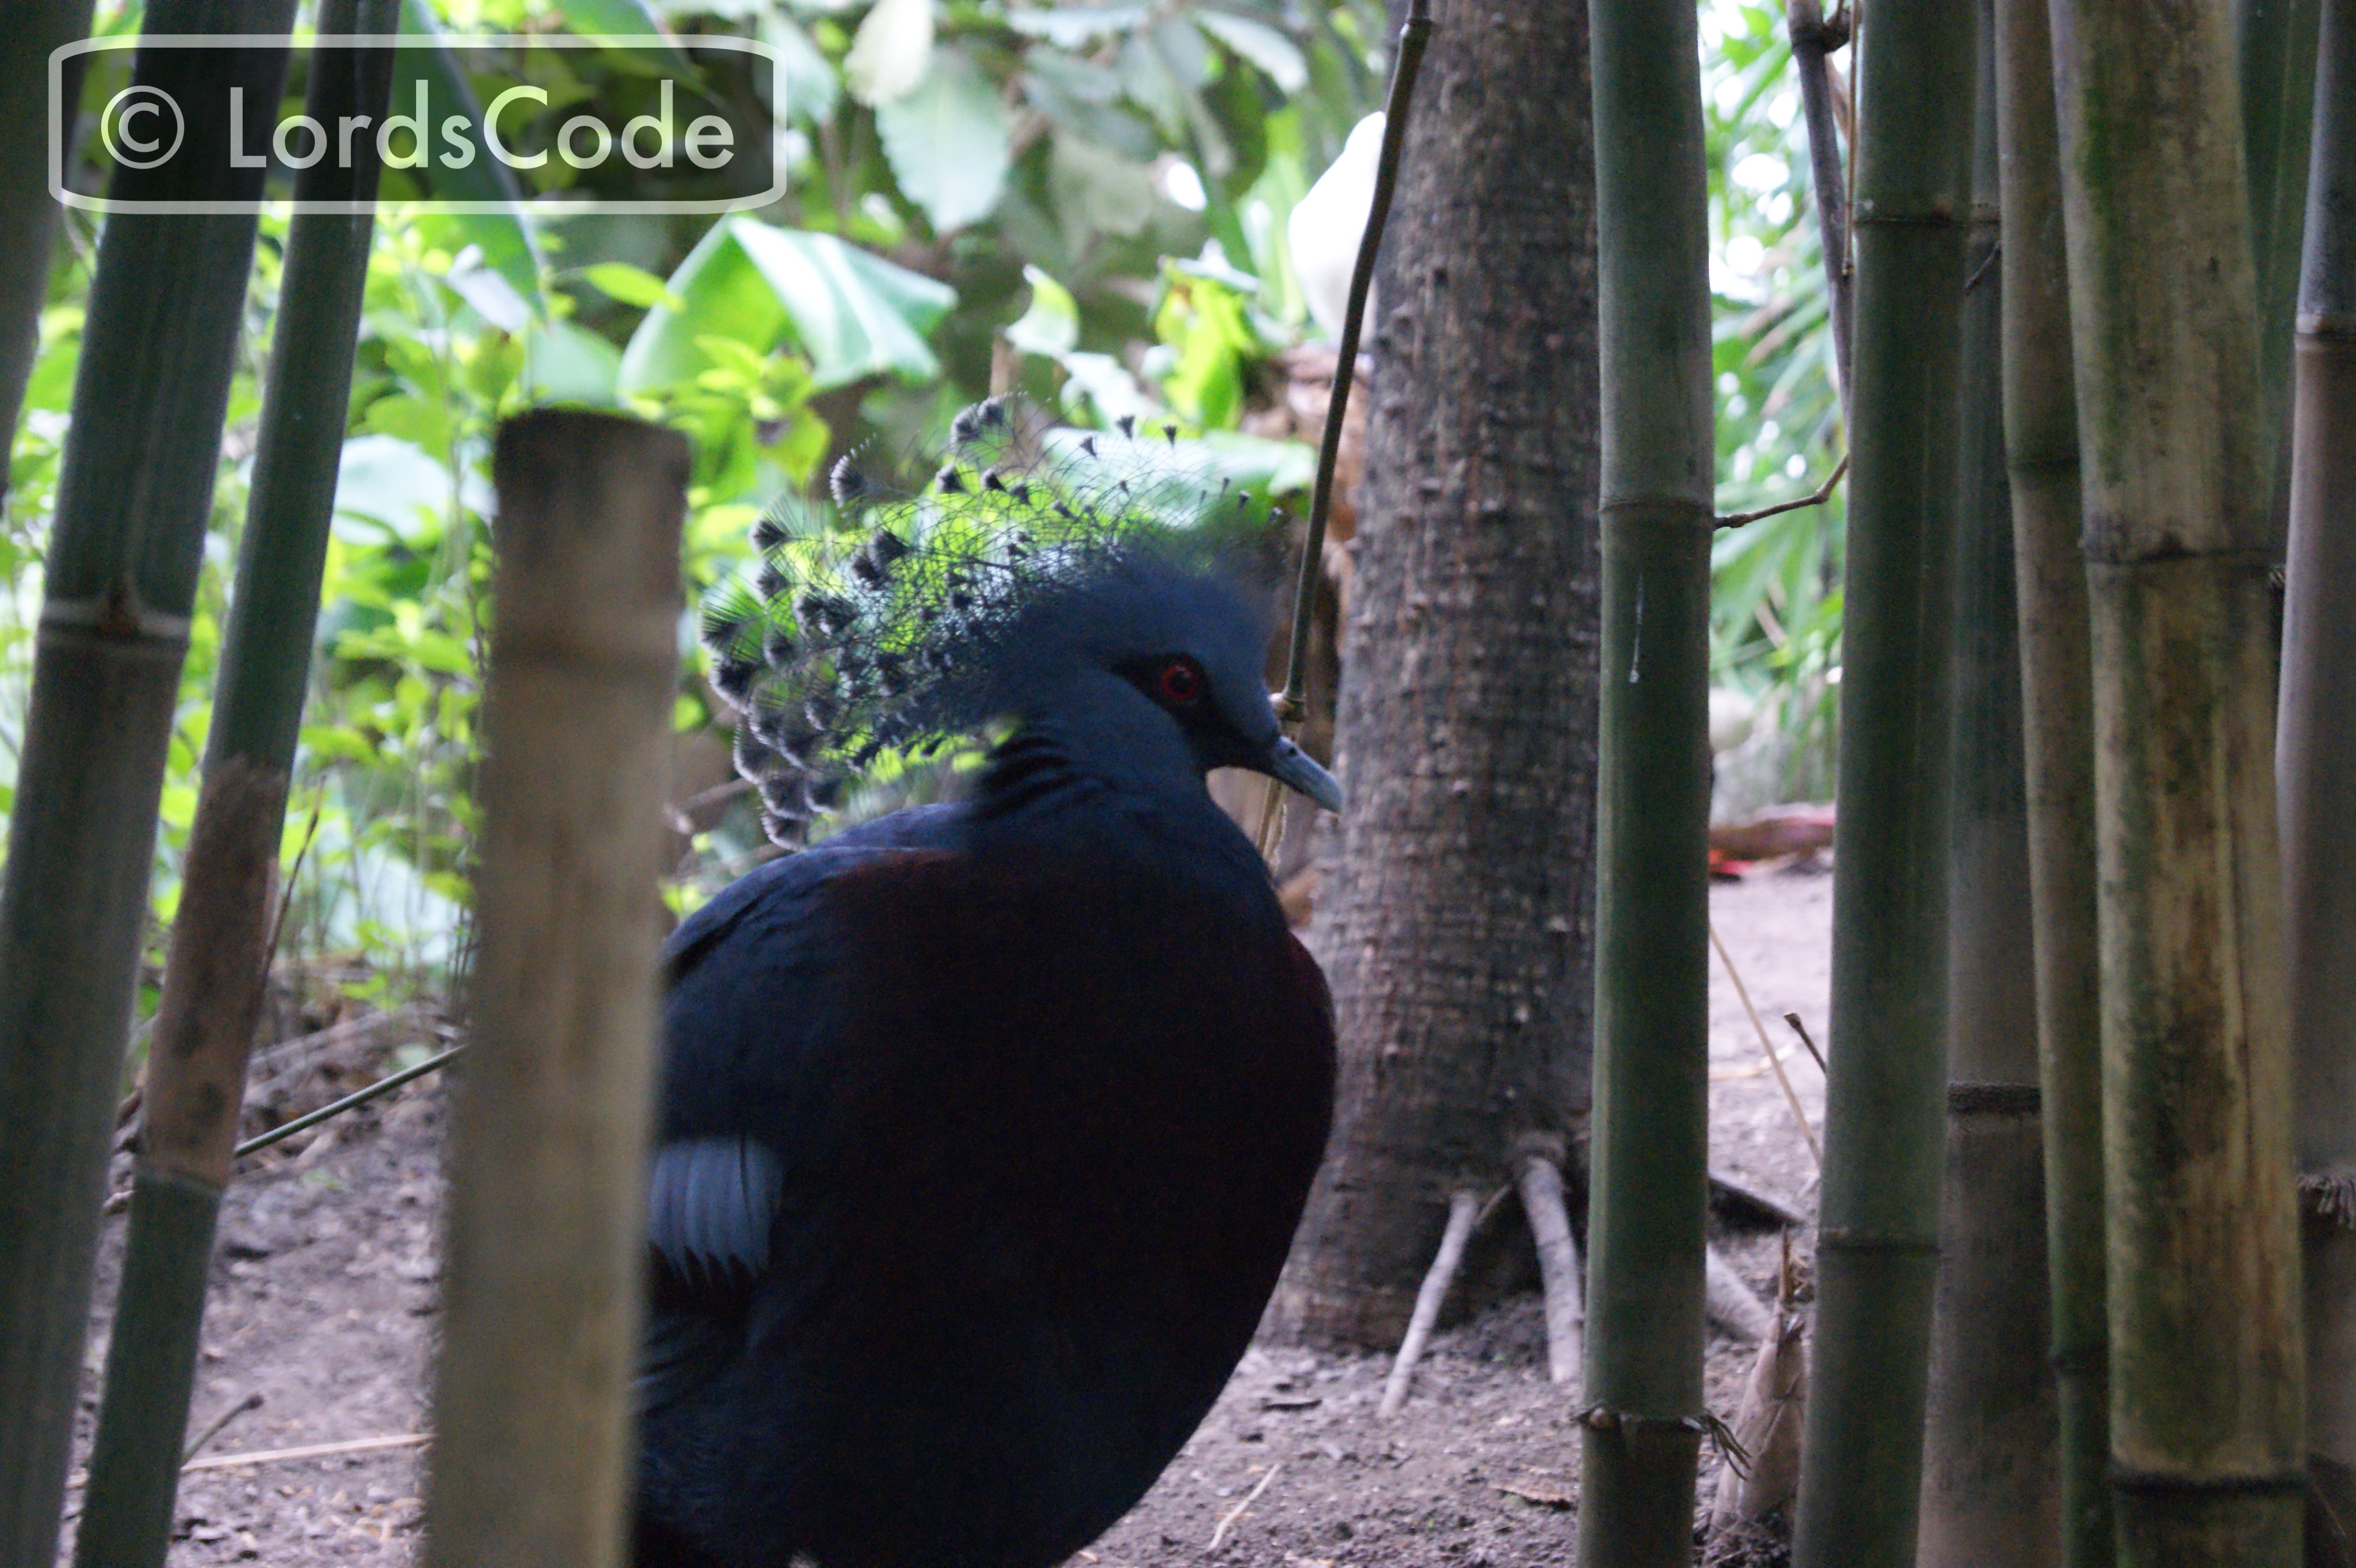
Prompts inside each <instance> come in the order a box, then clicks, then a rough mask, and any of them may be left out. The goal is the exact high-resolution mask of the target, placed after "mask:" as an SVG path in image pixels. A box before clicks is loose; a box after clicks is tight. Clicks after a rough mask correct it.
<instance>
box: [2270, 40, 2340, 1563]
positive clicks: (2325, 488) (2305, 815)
mask: <svg viewBox="0 0 2356 1568" xmlns="http://www.w3.org/2000/svg"><path fill="white" fill-rule="evenodd" d="M2321 57H2322V58H2321V59H2320V61H2319V66H2318V70H2317V76H2316V96H2315V166H2314V174H2313V178H2312V181H2311V183H2310V185H2309V188H2308V227H2307V263H2306V267H2305V277H2304V279H2303V282H2302V284H2301V286H2300V290H2299V307H2298V354H2297V391H2296V395H2295V398H2294V412H2293V417H2292V429H2293V432H2294V437H2293V457H2292V467H2291V481H2290V553H2289V560H2288V571H2287V574H2286V580H2285V587H2286V592H2287V602H2286V605H2285V614H2284V618H2283V669H2282V721H2281V729H2280V730H2279V732H2278V733H2277V734H2276V740H2275V747H2276V749H2275V757H2276V767H2277V768H2278V770H2279V773H2280V779H2279V783H2278V789H2279V794H2280V800H2281V805H2282V856H2283V906H2284V907H2283V916H2284V920H2283V925H2284V930H2283V936H2284V943H2283V946H2284V955H2285V959H2286V967H2287V970H2288V975H2289V995H2290V1037H2291V1039H2292V1040H2293V1041H2294V1042H2296V1048H2297V1066H2296V1069H2295V1070H2296V1072H2297V1094H2298V1165H2299V1182H2300V1187H2301V1189H2302V1192H2303V1194H2304V1196H2305V1197H2306V1200H2307V1201H2306V1204H2305V1209H2306V1215H2305V1220H2304V1230H2305V1240H2306V1248H2305V1251H2306V1258H2305V1262H2306V1269H2305V1273H2306V1281H2307V1357H2308V1391H2307V1453H2308V1476H2309V1478H2310V1480H2311V1481H2312V1482H2313V1484H2314V1487H2315V1496H2316V1498H2317V1501H2318V1503H2319V1507H2318V1508H2316V1509H2314V1510H2312V1511H2313V1514H2314V1516H2315V1517H2313V1518H2312V1519H2311V1520H2310V1526H2309V1528H2310V1532H2311V1533H2312V1534H2313V1535H2315V1536H2318V1537H2320V1539H2319V1540H2316V1541H2314V1542H2313V1546H2311V1548H2310V1550H2309V1552H2308V1562H2309V1563H2310V1564H2313V1563H2349V1562H2351V1561H2356V1550H2351V1545H2350V1539H2349V1538H2351V1537H2356V832H2351V827H2356V681H2351V680H2350V678H2349V671H2351V669H2356V526H2351V523H2356V518H2351V516H2350V514H2349V507H2350V498H2351V496H2356V115H2351V105H2350V103H2349V102H2348V99H2347V94H2348V93H2350V92H2351V91H2356V5H2351V4H2350V3H2349V0H2329V3H2328V4H2327V5H2326V6H2325V8H2324V20H2323V43H2322V49H2321ZM2316 1548H2322V1549H2323V1550H2321V1551H2318V1550H2316Z"/></svg>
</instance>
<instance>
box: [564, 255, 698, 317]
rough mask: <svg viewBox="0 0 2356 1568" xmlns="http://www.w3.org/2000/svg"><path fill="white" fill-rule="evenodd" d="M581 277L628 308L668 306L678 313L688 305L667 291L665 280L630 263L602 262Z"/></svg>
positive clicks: (591, 267)
mask: <svg viewBox="0 0 2356 1568" xmlns="http://www.w3.org/2000/svg"><path fill="white" fill-rule="evenodd" d="M579 275H580V276H581V277H582V278H583V279H584V280H585V281H586V282H588V283H589V284H591V285H594V287H595V288H596V289H597V291H598V292H599V293H600V294H603V295H606V296H607V297H608V298H611V299H618V300H620V301H621V302H622V303H623V304H624V305H635V306H638V307H639V308H640V309H645V308H648V306H657V305H668V306H671V307H672V308H673V309H677V308H679V306H681V305H683V304H685V303H686V302H685V301H683V300H681V299H680V297H679V295H675V294H673V293H671V291H670V290H669V289H668V288H666V287H664V286H663V281H662V279H660V278H659V277H657V276H655V274H652V273H650V272H648V271H647V270H646V269H645V268H643V267H634V266H632V265H630V264H629V263H627V262H599V263H596V265H594V266H588V267H584V268H582V269H581V272H580V274H579Z"/></svg>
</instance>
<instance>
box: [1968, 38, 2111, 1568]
mask: <svg viewBox="0 0 2356 1568" xmlns="http://www.w3.org/2000/svg"><path fill="white" fill-rule="evenodd" d="M1996 35H1997V58H1996V96H1997V149H1998V154H1999V156H1998V159H1997V168H1998V175H1999V183H2000V184H2001V186H2002V198H2003V206H2004V231H2005V236H2006V241H2005V246H2004V257H2003V266H2002V272H2003V285H2004V423H2005V456H2006V464H2007V467H2008V468H2009V470H2010V474H2011V480H2012V515H2013V564H2014V575H2015V581H2016V584H2017V589H2018V593H2019V614H2020V661H2021V715H2022V725H2021V727H2022V752H2023V755H2024V757H2025V758H2026V761H2027V776H2028V794H2029V893H2030V897H2029V904H2030V908H2031V911H2032V916H2033V918H2032V920H2031V924H2032V925H2033V926H2034V928H2035V930H2036V944H2037V1039H2038V1070H2039V1079H2040V1086H2041V1090H2042V1093H2041V1100H2042V1106H2041V1109H2042V1111H2043V1118H2042V1119H2043V1122H2044V1136H2045V1204H2046V1212H2045V1234H2046V1265H2047V1272H2048V1275H2049V1279H2050V1285H2051V1292H2052V1298H2051V1315H2050V1316H2051V1332H2052V1340H2051V1359H2052V1364H2053V1369H2054V1380H2055V1385H2056V1394H2057V1397H2058V1402H2059V1405H2060V1434H2061V1466H2060V1472H2061V1473H2060V1482H2061V1561H2062V1562H2063V1563H2065V1564H2066V1565H2067V1568H2109V1564H2110V1563H2111V1562H2112V1560H2113V1557H2114V1554H2115V1539H2114V1531H2113V1529H2112V1522H2111V1493H2110V1482H2109V1470H2110V1378H2109V1371H2108V1355H2109V1350H2108V1346H2109V1343H2110V1331H2109V1326H2108V1319H2107V1317H2106V1316H2105V1310H2104V1251H2103V1157H2102V1148H2103V1085H2102V1051H2101V1033H2102V1031H2101V993H2100V972H2099V967H2098V964H2097V961H2096V953H2095V934H2094V654H2093V651H2092V648H2091V644H2090V640H2089V639H2090V637H2091V633H2090V631H2089V629H2088V623H2087V609H2086V572H2085V566H2084V564H2083V561H2082V559H2081V558H2080V556H2079V554H2078V532H2079V527H2080V507H2079V494H2078V408H2077V402H2076V392H2075V380H2074V376H2073V372H2072V360H2071V353H2070V278H2069V263H2068V258H2067V256H2066V255H2065V254H2064V252H2063V246H2062V235H2061V153H2060V148H2059V145H2058V143H2057V141H2056V136H2057V130H2056V126H2055V124H2054V109H2053V49H2052V34H2051V21H2050V18H2049V16H2048V14H2047V9H2046V3H2045V0H1996Z"/></svg>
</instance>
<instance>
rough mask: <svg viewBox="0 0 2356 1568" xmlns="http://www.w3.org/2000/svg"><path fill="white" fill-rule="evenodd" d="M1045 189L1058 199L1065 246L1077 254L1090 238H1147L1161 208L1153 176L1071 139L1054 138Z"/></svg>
mask: <svg viewBox="0 0 2356 1568" xmlns="http://www.w3.org/2000/svg"><path fill="white" fill-rule="evenodd" d="M1047 188H1048V189H1049V191H1050V192H1051V193H1052V194H1053V195H1054V197H1055V213H1056V216H1057V218H1058V219H1060V220H1062V223H1063V226H1064V237H1065V242H1066V244H1068V245H1070V246H1071V248H1072V249H1073V250H1075V251H1077V250H1079V249H1080V248H1081V247H1082V246H1083V245H1084V244H1086V243H1087V239H1088V236H1089V235H1090V234H1092V233H1102V234H1119V235H1122V236H1124V237H1133V236H1135V235H1138V234H1141V233H1143V232H1144V231H1145V226H1146V224H1148V223H1149V222H1151V221H1152V219H1153V213H1154V209H1155V208H1156V207H1157V206H1158V205H1159V204H1160V202H1161V198H1160V197H1159V196H1158V195H1157V194H1156V193H1155V191H1154V188H1153V171H1152V170H1151V169H1149V168H1147V167H1146V166H1144V165H1142V164H1138V163H1132V162H1130V160H1129V159H1127V158H1124V157H1122V156H1119V154H1117V153H1109V152H1107V151H1105V150H1104V149H1103V148H1101V147H1096V146H1091V145H1088V144H1087V143H1086V142H1081V141H1076V140H1075V139H1074V138H1072V137H1070V136H1058V137H1056V138H1055V148H1054V150H1053V152H1052V153H1051V154H1050V156H1049V157H1048V161H1047Z"/></svg>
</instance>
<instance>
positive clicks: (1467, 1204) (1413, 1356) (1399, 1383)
mask: <svg viewBox="0 0 2356 1568" xmlns="http://www.w3.org/2000/svg"><path fill="white" fill-rule="evenodd" d="M1480 1212H1481V1199H1480V1197H1479V1195H1478V1194H1475V1193H1472V1192H1466V1191H1460V1192H1457V1193H1455V1194H1454V1195H1452V1196H1451V1197H1450V1198H1449V1200H1448V1226H1447V1229H1445V1230H1442V1231H1441V1232H1440V1251H1439V1252H1438V1253H1436V1254H1435V1255H1434V1256H1433V1258H1432V1260H1431V1269H1430V1273H1426V1274H1425V1275H1424V1276H1423V1286H1422V1288H1421V1289H1419V1290H1418V1291H1417V1292H1416V1293H1415V1311H1414V1313H1413V1314H1412V1315H1411V1316H1409V1317H1408V1320H1407V1337H1406V1338H1404V1339H1402V1340H1400V1341H1399V1348H1398V1356H1397V1357H1395V1358H1393V1359H1392V1361H1391V1374H1390V1376H1389V1377H1388V1378H1387V1379H1385V1380H1383V1401H1382V1403H1381V1404H1380V1405H1378V1406H1376V1414H1378V1415H1380V1416H1382V1417H1383V1418H1384V1419H1385V1420H1388V1419H1389V1418H1390V1417H1392V1416H1395V1415H1397V1414H1398V1412H1399V1409H1400V1407H1401V1406H1403V1405H1405V1404H1406V1403H1407V1391H1408V1385H1409V1384H1410V1383H1412V1382H1413V1381H1414V1380H1415V1364H1416V1363H1417V1362H1418V1361H1420V1360H1422V1359H1423V1348H1424V1346H1425V1345H1427V1344H1428V1343H1430V1339H1431V1330H1432V1328H1433V1327H1434V1326H1436V1325H1437V1324H1438V1323H1439V1322H1440V1308H1441V1307H1442V1306H1444V1305H1447V1303H1448V1287H1449V1286H1450V1285H1451V1284H1453V1283H1456V1271H1457V1269H1458V1268H1459V1267H1460V1266H1462V1263H1463V1262H1464V1243H1465V1242H1467V1241H1469V1240H1472V1221H1473V1219H1474V1218H1475V1217H1477V1216H1478V1215H1479V1214H1480Z"/></svg>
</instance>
